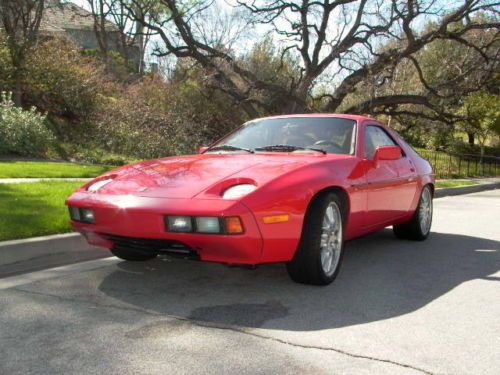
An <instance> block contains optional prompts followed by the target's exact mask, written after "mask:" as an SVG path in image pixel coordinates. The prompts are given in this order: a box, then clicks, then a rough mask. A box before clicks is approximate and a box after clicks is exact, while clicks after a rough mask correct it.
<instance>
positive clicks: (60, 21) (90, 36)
mask: <svg viewBox="0 0 500 375" xmlns="http://www.w3.org/2000/svg"><path fill="white" fill-rule="evenodd" d="M105 30H106V35H105V37H106V41H107V47H108V50H109V51H114V52H118V53H120V54H121V55H122V56H125V55H126V56H127V57H128V59H129V62H130V63H131V64H132V65H133V66H134V67H135V68H136V69H137V70H140V67H142V58H143V53H142V48H141V45H140V43H137V42H136V43H131V41H130V39H129V38H128V36H125V35H123V33H122V32H121V31H120V29H119V28H118V26H117V25H116V24H114V23H113V22H111V21H106V25H105ZM40 32H41V33H43V34H50V35H58V36H63V37H66V38H68V39H70V40H71V41H73V43H75V44H76V45H77V46H78V47H80V48H81V49H87V50H99V48H100V46H99V40H98V38H97V35H96V32H95V30H94V16H93V15H92V13H91V12H89V11H87V10H86V9H84V8H82V7H80V6H78V5H76V4H74V3H71V2H62V1H60V0H49V1H47V5H46V7H45V11H44V15H43V18H42V21H41V23H40ZM123 41H126V43H123ZM124 44H126V45H127V46H126V47H124ZM124 48H126V51H124Z"/></svg>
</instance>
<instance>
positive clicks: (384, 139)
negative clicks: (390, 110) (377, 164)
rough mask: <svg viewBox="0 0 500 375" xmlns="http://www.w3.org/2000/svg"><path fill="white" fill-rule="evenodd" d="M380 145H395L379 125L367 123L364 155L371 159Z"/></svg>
mask: <svg viewBox="0 0 500 375" xmlns="http://www.w3.org/2000/svg"><path fill="white" fill-rule="evenodd" d="M380 146H397V144H396V142H394V141H393V140H392V138H391V137H390V136H389V135H388V134H387V133H386V132H385V131H384V130H383V129H382V128H381V127H379V126H375V125H368V126H367V127H366V128H365V155H366V157H367V158H368V159H372V158H373V155H375V150H376V149H377V147H380Z"/></svg>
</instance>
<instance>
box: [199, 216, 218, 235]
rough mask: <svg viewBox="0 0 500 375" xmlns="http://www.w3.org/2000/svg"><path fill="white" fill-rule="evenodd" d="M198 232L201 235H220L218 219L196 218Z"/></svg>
mask: <svg viewBox="0 0 500 375" xmlns="http://www.w3.org/2000/svg"><path fill="white" fill-rule="evenodd" d="M196 231H197V232H199V233H220V224H219V218H218V217H196Z"/></svg>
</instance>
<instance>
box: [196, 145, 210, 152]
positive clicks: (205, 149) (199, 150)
mask: <svg viewBox="0 0 500 375" xmlns="http://www.w3.org/2000/svg"><path fill="white" fill-rule="evenodd" d="M207 150H208V147H207V146H201V147H200V148H199V149H198V154H203V153H204V152H205V151H207Z"/></svg>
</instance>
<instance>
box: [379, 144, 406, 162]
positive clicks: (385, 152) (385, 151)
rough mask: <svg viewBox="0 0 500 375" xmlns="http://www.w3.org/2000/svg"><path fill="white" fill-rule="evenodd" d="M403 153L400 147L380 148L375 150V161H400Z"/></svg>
mask: <svg viewBox="0 0 500 375" xmlns="http://www.w3.org/2000/svg"><path fill="white" fill-rule="evenodd" d="M401 156H402V153H401V148H400V147H399V146H380V147H377V149H376V150H375V156H374V158H373V160H374V161H378V160H398V159H401Z"/></svg>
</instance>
